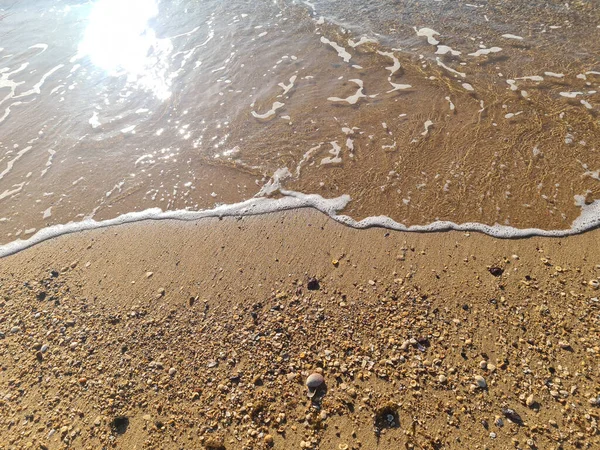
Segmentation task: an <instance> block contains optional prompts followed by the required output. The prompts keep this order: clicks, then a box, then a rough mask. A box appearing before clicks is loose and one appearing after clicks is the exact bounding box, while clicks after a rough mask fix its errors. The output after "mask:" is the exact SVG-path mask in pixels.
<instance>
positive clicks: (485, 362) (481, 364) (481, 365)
mask: <svg viewBox="0 0 600 450" xmlns="http://www.w3.org/2000/svg"><path fill="white" fill-rule="evenodd" d="M479 368H480V369H483V370H485V369H487V361H485V360H483V361H480V362H479Z"/></svg>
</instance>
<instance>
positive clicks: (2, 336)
mask: <svg viewBox="0 0 600 450" xmlns="http://www.w3.org/2000/svg"><path fill="white" fill-rule="evenodd" d="M0 339H4V333H3V332H2V331H0Z"/></svg>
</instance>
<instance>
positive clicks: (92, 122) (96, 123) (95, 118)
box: [88, 111, 102, 129]
mask: <svg viewBox="0 0 600 450" xmlns="http://www.w3.org/2000/svg"><path fill="white" fill-rule="evenodd" d="M88 123H89V124H90V125H91V126H92V128H94V129H95V128H98V127H99V126H100V125H102V124H101V123H100V121H99V120H98V112H96V111H94V114H92V117H90V120H88Z"/></svg>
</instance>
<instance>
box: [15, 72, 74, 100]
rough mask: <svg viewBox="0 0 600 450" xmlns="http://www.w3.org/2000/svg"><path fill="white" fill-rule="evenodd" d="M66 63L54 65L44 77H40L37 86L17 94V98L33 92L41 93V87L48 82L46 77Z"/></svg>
mask: <svg viewBox="0 0 600 450" xmlns="http://www.w3.org/2000/svg"><path fill="white" fill-rule="evenodd" d="M64 66H65V65H64V64H59V65H58V66H55V67H53V68H52V69H50V70H49V71H48V72H46V73H45V74H44V75H43V76H42V78H41V79H40V81H38V82H37V83H36V84H35V86H33V88H31V89H30V90H28V91H26V92H23V93H22V94H19V95H17V96H15V98H21V97H26V96H28V95H31V94H40V93H41V90H40V89H41V87H42V86H43V85H44V83H45V82H46V78H48V77H49V76H50V75H52V74H53V73H54V72H56V71H57V70H58V69H60V68H62V67H64Z"/></svg>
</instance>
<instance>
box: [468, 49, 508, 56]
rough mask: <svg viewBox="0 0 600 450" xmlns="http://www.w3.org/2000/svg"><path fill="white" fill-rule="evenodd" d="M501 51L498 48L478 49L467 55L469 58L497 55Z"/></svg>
mask: <svg viewBox="0 0 600 450" xmlns="http://www.w3.org/2000/svg"><path fill="white" fill-rule="evenodd" d="M501 51H502V49H501V48H500V47H491V48H480V49H479V50H477V51H476V52H475V53H469V56H482V55H489V54H490V53H498V52H501Z"/></svg>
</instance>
